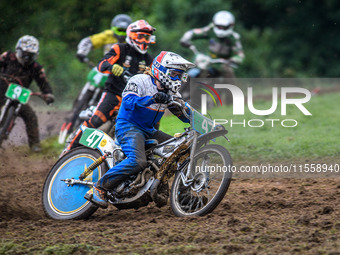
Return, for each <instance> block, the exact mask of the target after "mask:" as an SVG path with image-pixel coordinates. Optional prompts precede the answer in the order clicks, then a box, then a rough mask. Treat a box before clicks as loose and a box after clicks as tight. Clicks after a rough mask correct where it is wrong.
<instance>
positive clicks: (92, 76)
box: [87, 67, 109, 88]
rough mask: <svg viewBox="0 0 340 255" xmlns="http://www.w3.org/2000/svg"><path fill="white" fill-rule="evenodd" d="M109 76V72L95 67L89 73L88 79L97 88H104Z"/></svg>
mask: <svg viewBox="0 0 340 255" xmlns="http://www.w3.org/2000/svg"><path fill="white" fill-rule="evenodd" d="M108 77H109V75H108V74H104V73H101V72H99V71H98V70H97V68H96V67H94V68H93V69H92V70H91V71H90V72H89V74H88V75H87V80H88V81H89V82H90V84H91V85H93V86H95V87H96V88H104V87H105V82H106V80H107V78H108Z"/></svg>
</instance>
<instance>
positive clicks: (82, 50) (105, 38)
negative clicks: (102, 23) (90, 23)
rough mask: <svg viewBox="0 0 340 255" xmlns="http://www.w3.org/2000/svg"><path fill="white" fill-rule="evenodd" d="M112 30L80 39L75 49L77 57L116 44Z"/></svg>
mask: <svg viewBox="0 0 340 255" xmlns="http://www.w3.org/2000/svg"><path fill="white" fill-rule="evenodd" d="M117 42H118V40H117V38H115V37H114V36H113V31H112V30H105V31H103V32H101V33H98V34H94V35H90V36H88V37H85V38H84V39H82V40H81V41H80V42H79V44H78V47H77V55H83V56H87V55H88V54H89V53H90V51H91V50H92V49H97V48H100V47H102V46H104V45H106V44H113V43H117Z"/></svg>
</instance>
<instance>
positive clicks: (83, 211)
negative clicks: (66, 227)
mask: <svg viewBox="0 0 340 255" xmlns="http://www.w3.org/2000/svg"><path fill="white" fill-rule="evenodd" d="M100 156H101V154H100V153H99V152H98V151H96V150H92V149H89V148H85V147H81V148H76V149H74V150H72V151H70V152H69V153H67V154H65V156H63V157H62V158H60V159H59V160H58V161H57V163H56V164H55V165H54V166H53V167H52V169H51V170H50V172H49V174H48V176H47V178H46V181H45V184H44V187H43V192H42V201H43V208H44V211H45V213H46V215H47V216H48V217H50V218H52V219H57V220H69V219H84V218H88V217H89V216H91V215H92V214H93V213H94V212H95V211H96V210H97V209H98V207H97V206H95V205H93V204H92V203H91V202H89V201H88V200H86V199H85V198H84V195H85V193H86V192H87V191H88V190H89V189H90V188H92V186H91V185H85V184H73V185H68V184H66V183H65V182H64V181H63V180H65V179H71V178H74V179H76V180H79V176H80V174H81V173H82V172H83V171H84V169H85V167H86V166H89V165H91V164H92V163H93V162H94V161H95V160H96V159H97V158H99V157H100ZM107 170H108V167H107V165H106V164H105V163H103V164H101V165H100V166H99V167H98V168H96V169H95V170H94V171H93V172H92V173H91V174H90V175H89V176H88V177H87V178H86V179H85V180H84V181H90V182H93V183H96V182H97V181H98V180H99V179H100V178H101V177H102V176H103V175H104V173H105V172H106V171H107Z"/></svg>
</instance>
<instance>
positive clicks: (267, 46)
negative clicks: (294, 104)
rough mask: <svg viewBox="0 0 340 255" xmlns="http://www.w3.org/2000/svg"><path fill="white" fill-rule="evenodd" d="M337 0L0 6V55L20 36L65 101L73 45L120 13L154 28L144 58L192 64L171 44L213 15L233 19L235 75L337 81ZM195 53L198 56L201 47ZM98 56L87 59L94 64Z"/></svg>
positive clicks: (77, 82)
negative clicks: (27, 39) (33, 47)
mask: <svg viewBox="0 0 340 255" xmlns="http://www.w3.org/2000/svg"><path fill="white" fill-rule="evenodd" d="M339 7H340V2H339V1H337V0H325V1H321V2H320V1H317V0H308V1H307V0H285V1H283V0H243V1H239V0H230V1H228V2H226V1H223V0H195V1H194V0H187V1H183V0H173V1H162V0H114V1H104V0H87V1H80V0H59V1H43V0H36V1H25V0H18V1H15V2H13V1H10V0H3V1H0V9H1V10H2V14H1V16H0V33H1V40H0V50H1V52H3V51H6V50H9V49H11V50H14V48H15V44H16V41H17V39H18V38H19V37H20V36H22V35H24V34H31V35H34V36H36V37H37V38H38V39H39V41H40V57H39V62H40V63H41V64H43V65H44V66H45V69H46V71H47V74H48V76H49V79H50V81H51V84H52V86H53V88H54V91H55V93H56V95H57V96H59V97H60V96H61V95H62V96H63V98H64V99H67V100H69V99H72V98H74V97H75V96H76V95H77V93H78V92H79V90H80V88H81V87H82V86H83V84H84V82H85V80H86V75H87V72H88V71H89V70H88V67H87V66H85V65H84V64H82V63H80V62H79V61H78V60H77V59H76V57H75V54H76V47H77V44H78V43H79V41H80V40H81V39H82V38H84V37H86V36H88V35H91V34H94V33H98V32H101V31H103V30H105V29H109V28H110V23H111V19H112V18H113V17H114V16H115V15H116V14H119V13H126V14H128V15H130V16H131V17H132V19H133V20H137V19H145V20H147V21H148V22H149V23H150V24H151V25H152V26H154V27H156V29H157V30H156V32H155V35H156V37H157V42H156V44H153V45H151V46H150V53H151V54H152V55H156V54H158V53H159V52H160V51H161V50H170V51H174V52H176V53H179V54H182V55H184V56H185V57H187V58H188V59H193V55H192V52H191V51H190V50H188V49H186V48H183V47H181V46H180V44H179V39H180V37H181V36H182V35H183V33H184V32H186V31H187V30H189V29H191V28H196V27H203V26H205V25H207V24H209V22H211V19H212V17H213V15H214V14H215V13H216V12H217V11H219V10H229V11H231V12H232V13H233V14H234V15H235V18H236V24H235V31H237V32H238V33H239V34H240V35H241V41H242V44H243V48H244V52H245V55H246V58H245V61H244V63H243V64H242V65H241V66H240V67H239V68H238V69H237V70H236V75H237V76H238V77H247V78H248V77H308V78H310V77H338V76H339V71H338V69H339V68H338V62H339V53H340V44H339V43H338V41H339V40H340V33H339V32H338V31H339V29H338V27H339V25H340V8H339ZM201 47H203V48H202V49H201V50H202V51H204V47H205V45H204V43H202V45H201ZM101 57H102V50H101V49H98V50H96V51H92V52H91V54H90V58H91V59H92V61H93V62H96V61H99V60H100V59H101Z"/></svg>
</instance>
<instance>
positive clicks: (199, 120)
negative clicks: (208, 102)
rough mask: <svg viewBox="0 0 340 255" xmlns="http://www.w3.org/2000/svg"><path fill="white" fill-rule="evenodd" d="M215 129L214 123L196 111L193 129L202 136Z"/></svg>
mask: <svg viewBox="0 0 340 255" xmlns="http://www.w3.org/2000/svg"><path fill="white" fill-rule="evenodd" d="M213 127H214V122H213V121H212V120H211V119H209V118H207V117H205V116H203V115H202V114H201V113H199V112H198V111H196V110H194V115H193V124H192V128H193V129H194V130H196V131H197V132H199V133H201V134H205V133H209V132H210V131H211V130H212V129H213Z"/></svg>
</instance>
